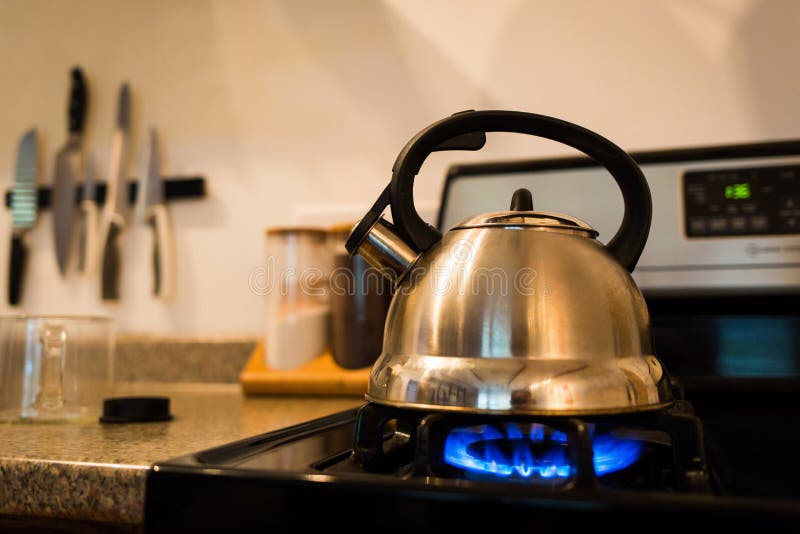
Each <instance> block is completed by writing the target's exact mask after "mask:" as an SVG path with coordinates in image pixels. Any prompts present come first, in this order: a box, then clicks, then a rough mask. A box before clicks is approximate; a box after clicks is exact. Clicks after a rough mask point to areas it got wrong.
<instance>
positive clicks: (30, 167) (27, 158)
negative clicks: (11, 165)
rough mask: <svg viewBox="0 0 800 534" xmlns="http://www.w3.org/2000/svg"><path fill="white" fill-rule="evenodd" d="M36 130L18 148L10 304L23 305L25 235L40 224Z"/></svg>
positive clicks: (12, 209)
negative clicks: (21, 299) (38, 222)
mask: <svg viewBox="0 0 800 534" xmlns="http://www.w3.org/2000/svg"><path fill="white" fill-rule="evenodd" d="M37 152H38V147H37V138H36V129H35V128H31V129H30V130H28V131H27V132H25V134H24V135H23V136H22V139H21V140H20V142H19V149H18V150H17V169H16V174H15V177H14V188H13V193H12V196H11V217H12V222H11V255H10V264H9V269H8V303H9V304H11V305H12V306H15V305H17V304H19V302H20V298H21V296H22V281H23V276H24V273H25V264H26V261H27V258H28V248H27V246H26V244H25V240H24V236H25V234H26V233H27V232H28V230H30V229H31V228H33V226H34V225H35V224H36V211H37V207H38V205H37V203H38V198H37V193H36V180H37V177H38V175H39V166H38V153H37Z"/></svg>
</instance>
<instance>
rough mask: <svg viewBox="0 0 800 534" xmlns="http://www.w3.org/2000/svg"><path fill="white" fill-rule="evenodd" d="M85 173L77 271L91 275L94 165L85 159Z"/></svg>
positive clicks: (94, 261)
mask: <svg viewBox="0 0 800 534" xmlns="http://www.w3.org/2000/svg"><path fill="white" fill-rule="evenodd" d="M84 168H85V169H86V170H85V173H84V179H83V188H82V191H81V228H80V234H79V236H80V241H79V242H78V245H79V246H78V270H79V271H81V272H82V273H83V274H85V275H93V274H94V273H95V271H96V268H97V260H98V257H97V230H98V228H97V225H98V215H99V214H98V211H97V199H96V193H97V186H96V185H95V180H94V165H93V163H92V160H91V158H90V157H88V156H87V157H86V162H85V164H84Z"/></svg>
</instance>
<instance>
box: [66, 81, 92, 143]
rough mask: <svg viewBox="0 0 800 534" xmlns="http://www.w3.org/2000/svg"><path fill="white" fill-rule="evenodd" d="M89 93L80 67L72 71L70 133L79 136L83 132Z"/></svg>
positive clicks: (68, 114)
mask: <svg viewBox="0 0 800 534" xmlns="http://www.w3.org/2000/svg"><path fill="white" fill-rule="evenodd" d="M87 100H88V93H87V90H86V79H85V78H84V77H83V71H82V70H81V69H80V67H75V68H74V69H72V90H71V91H70V94H69V111H68V112H67V117H68V119H69V133H71V134H79V133H81V132H82V131H83V125H84V123H85V122H86V102H87Z"/></svg>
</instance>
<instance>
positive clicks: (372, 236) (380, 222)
mask: <svg viewBox="0 0 800 534" xmlns="http://www.w3.org/2000/svg"><path fill="white" fill-rule="evenodd" d="M356 231H357V230H354V233H355V232H356ZM351 237H353V234H351ZM352 253H353V254H359V255H360V256H361V257H363V258H364V260H366V262H367V263H369V264H370V265H371V266H372V267H374V268H376V269H378V271H380V273H381V274H382V275H383V276H385V277H386V278H388V279H390V280H391V281H392V282H393V283H394V284H395V285H396V284H397V283H398V282H399V281H400V279H401V278H403V276H404V275H405V274H406V272H408V270H409V269H410V268H411V266H412V265H413V264H414V262H415V261H416V260H417V258H418V257H419V254H418V253H417V252H415V251H414V249H412V248H411V247H410V246H408V244H406V242H405V241H403V240H402V239H401V238H400V236H398V235H397V234H396V233H395V232H394V227H393V226H392V224H391V223H389V222H388V221H386V220H385V219H384V218H383V217H379V218H377V220H376V221H375V223H374V224H373V225H372V227H371V228H370V229H369V230H368V231H367V233H366V234H365V235H364V236H363V238H362V239H361V242H360V243H359V244H358V246H357V247H356V248H355V250H354V251H352Z"/></svg>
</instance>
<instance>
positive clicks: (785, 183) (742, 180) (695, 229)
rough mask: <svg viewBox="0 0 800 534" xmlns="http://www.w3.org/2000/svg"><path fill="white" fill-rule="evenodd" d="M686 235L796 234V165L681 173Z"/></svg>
mask: <svg viewBox="0 0 800 534" xmlns="http://www.w3.org/2000/svg"><path fill="white" fill-rule="evenodd" d="M683 201H684V231H685V233H686V236H687V237H690V238H693V237H720V236H750V235H786V234H798V233H800V165H773V166H761V167H746V168H744V167H743V168H718V169H709V170H692V171H687V172H685V173H684V174H683Z"/></svg>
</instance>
